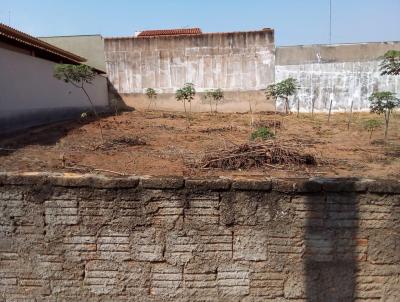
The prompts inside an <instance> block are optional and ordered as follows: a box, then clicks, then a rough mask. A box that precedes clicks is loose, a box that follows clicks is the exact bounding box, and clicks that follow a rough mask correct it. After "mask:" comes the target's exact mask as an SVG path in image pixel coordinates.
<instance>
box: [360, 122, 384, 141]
mask: <svg viewBox="0 0 400 302" xmlns="http://www.w3.org/2000/svg"><path fill="white" fill-rule="evenodd" d="M363 126H364V129H365V130H367V131H368V132H369V133H370V134H369V140H371V137H372V133H373V132H374V131H375V130H376V129H377V128H379V127H381V126H382V121H380V120H377V119H370V120H366V121H364V122H363Z"/></svg>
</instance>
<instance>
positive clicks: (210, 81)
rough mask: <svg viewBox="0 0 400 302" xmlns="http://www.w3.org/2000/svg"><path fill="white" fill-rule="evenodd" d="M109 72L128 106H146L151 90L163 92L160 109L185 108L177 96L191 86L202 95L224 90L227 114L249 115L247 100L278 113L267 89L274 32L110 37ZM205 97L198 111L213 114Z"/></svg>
mask: <svg viewBox="0 0 400 302" xmlns="http://www.w3.org/2000/svg"><path fill="white" fill-rule="evenodd" d="M105 57H106V66H107V73H108V75H109V78H110V81H111V83H112V84H113V85H114V86H115V88H116V89H117V90H118V92H119V93H121V94H124V95H125V99H126V102H127V103H128V105H132V106H134V107H137V108H146V107H147V103H148V101H147V99H146V98H145V96H144V92H145V90H146V88H149V87H151V88H154V89H156V90H157V92H158V93H159V94H160V95H159V98H158V108H159V109H166V110H183V107H182V105H181V104H179V103H178V102H177V101H176V100H175V99H174V93H175V91H176V90H177V89H179V88H181V87H182V86H183V85H184V84H185V83H186V82H190V83H193V84H194V85H195V88H196V90H197V91H198V92H200V93H201V92H204V91H205V90H207V89H214V88H221V89H223V90H224V91H225V92H226V97H225V102H224V104H223V105H222V106H220V110H222V111H247V110H249V105H248V100H251V101H253V102H258V103H259V105H258V108H259V110H265V109H273V104H272V103H271V102H270V103H267V102H266V100H265V96H264V93H263V91H261V90H262V89H265V88H266V87H267V86H268V85H269V84H270V83H272V82H273V81H274V62H275V45H274V32H273V31H272V30H270V29H266V30H261V31H254V32H236V33H211V34H202V35H198V36H168V37H153V38H148V37H146V38H140V37H138V38H133V37H124V38H106V39H105ZM208 108H209V106H208V104H207V103H205V102H204V100H202V99H201V97H198V98H196V100H195V101H194V103H193V110H195V111H208V110H209V109H208Z"/></svg>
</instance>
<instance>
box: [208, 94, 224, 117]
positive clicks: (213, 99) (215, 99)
mask: <svg viewBox="0 0 400 302" xmlns="http://www.w3.org/2000/svg"><path fill="white" fill-rule="evenodd" d="M205 98H206V100H208V101H209V103H210V112H211V113H213V112H215V113H216V112H218V104H219V103H220V102H221V100H222V99H223V98H224V92H223V91H222V90H221V89H220V88H218V89H212V90H207V91H206V94H205ZM213 103H214V106H215V110H214V111H213V107H212V105H213Z"/></svg>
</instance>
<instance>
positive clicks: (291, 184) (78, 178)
mask: <svg viewBox="0 0 400 302" xmlns="http://www.w3.org/2000/svg"><path fill="white" fill-rule="evenodd" d="M40 184H50V185H54V186H62V187H93V188H115V189H118V188H136V187H138V186H140V187H141V188H142V189H160V190H164V189H175V190H176V189H187V190H195V191H226V190H231V189H232V190H243V191H269V190H273V191H278V192H283V193H314V192H367V191H368V192H370V193H382V194H384V193H388V194H398V193H400V181H398V180H395V179H377V180H374V179H366V178H322V177H315V178H309V179H308V178H287V179H285V178H281V179H267V178H260V179H257V178H253V179H251V178H249V179H245V178H243V179H231V178H225V177H219V178H218V177H216V178H198V179H185V178H184V177H182V176H166V177H150V176H143V177H137V176H129V177H107V176H103V175H94V174H74V173H48V172H24V173H16V172H1V173H0V185H40Z"/></svg>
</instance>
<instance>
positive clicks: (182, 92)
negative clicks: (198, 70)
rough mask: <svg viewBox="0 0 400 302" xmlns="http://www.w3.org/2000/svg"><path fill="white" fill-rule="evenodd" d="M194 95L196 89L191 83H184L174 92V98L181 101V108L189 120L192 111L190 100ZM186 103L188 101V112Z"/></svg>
mask: <svg viewBox="0 0 400 302" xmlns="http://www.w3.org/2000/svg"><path fill="white" fill-rule="evenodd" d="M195 95H196V89H195V88H194V85H193V84H192V83H186V84H185V85H184V86H183V87H182V88H180V89H178V90H177V91H176V93H175V98H176V100H177V101H180V102H182V103H183V108H184V110H185V114H186V118H187V120H189V118H190V115H191V113H192V101H193V99H194V96H195ZM186 103H189V114H188V111H187V109H186Z"/></svg>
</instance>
